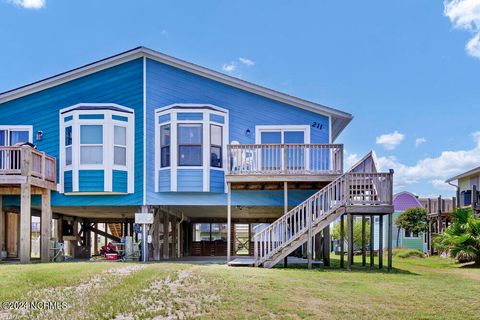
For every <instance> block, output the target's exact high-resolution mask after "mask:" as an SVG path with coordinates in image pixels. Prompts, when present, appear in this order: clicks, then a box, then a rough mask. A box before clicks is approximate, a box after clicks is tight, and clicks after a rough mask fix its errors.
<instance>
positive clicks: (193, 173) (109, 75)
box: [0, 47, 392, 265]
mask: <svg viewBox="0 0 480 320" xmlns="http://www.w3.org/2000/svg"><path fill="white" fill-rule="evenodd" d="M0 114H1V117H0V195H1V197H0V199H1V201H0V207H1V208H2V210H0V211H1V217H0V250H1V251H3V252H6V255H7V256H8V257H11V258H19V259H20V260H21V261H22V262H28V261H29V260H30V251H31V248H30V242H29V239H30V233H31V230H30V228H31V224H30V221H31V217H32V215H33V216H39V217H40V218H41V220H42V224H41V238H42V240H41V256H42V260H43V261H48V259H49V256H50V255H51V252H50V246H51V244H50V242H51V241H52V240H54V241H56V242H64V243H66V244H67V247H68V250H67V251H68V252H69V253H70V254H71V255H73V256H75V257H77V258H81V257H85V258H88V257H90V256H91V255H93V254H95V253H96V252H97V251H98V239H99V238H102V239H103V238H106V239H109V240H111V241H119V240H120V239H121V238H123V237H125V236H134V237H136V232H135V231H138V230H136V228H135V226H134V214H135V213H137V212H151V213H153V214H154V221H153V224H152V225H151V226H150V229H149V231H148V232H149V235H150V236H151V239H152V241H151V245H150V246H151V250H150V259H152V260H160V259H172V258H180V257H183V256H194V255H198V256H227V257H228V259H230V257H232V256H237V255H251V256H255V259H256V260H255V261H257V262H258V263H257V264H265V265H267V264H268V263H270V264H271V265H273V264H274V263H277V262H278V261H280V259H283V258H284V257H286V256H287V255H288V254H290V253H291V252H293V250H294V249H296V248H298V247H299V246H302V245H309V247H310V248H312V247H314V244H312V243H311V242H312V238H314V239H317V238H318V234H319V233H320V231H321V230H323V229H324V228H325V225H327V224H328V223H327V222H328V221H330V220H332V219H336V218H338V216H339V215H340V214H345V212H346V211H345V210H346V209H345V210H344V211H343V213H341V212H340V211H339V210H340V208H344V207H345V208H347V207H348V206H349V205H351V206H353V205H360V204H361V206H362V207H363V208H364V209H365V210H366V211H368V210H369V209H367V208H370V209H371V208H373V209H374V210H375V214H389V213H391V211H392V209H391V185H390V183H391V178H392V177H391V173H377V172H371V171H368V172H367V171H363V173H357V176H355V177H353V176H346V175H345V172H344V167H343V145H341V144H335V141H336V139H337V137H338V136H339V134H340V133H341V132H342V131H343V130H344V129H345V127H346V126H347V125H348V124H349V122H350V121H351V120H352V116H351V115H350V114H349V113H346V112H343V111H340V110H337V109H334V108H331V107H327V106H324V105H321V104H318V103H314V102H310V101H306V100H303V99H301V98H297V97H293V96H290V95H287V94H284V93H281V92H277V91H274V90H271V89H268V88H265V87H261V86H258V85H255V84H253V83H250V82H247V81H244V80H241V79H237V78H234V77H231V76H228V75H225V74H222V73H219V72H216V71H213V70H210V69H207V68H204V67H201V66H198V65H195V64H193V63H190V62H186V61H182V60H180V59H176V58H173V57H171V56H167V55H165V54H162V53H159V52H156V51H154V50H151V49H148V48H145V47H138V48H134V49H132V50H129V51H126V52H123V53H120V54H117V55H115V56H112V57H109V58H106V59H103V60H99V61H96V62H93V63H90V64H88V65H85V66H82V67H79V68H76V69H73V70H70V71H66V72H64V73H61V74H59V75H55V76H52V77H50V78H47V79H44V80H40V81H38V82H34V83H31V84H28V85H25V86H23V87H20V88H16V89H12V90H10V91H7V92H3V93H1V94H0ZM362 174H363V175H362ZM348 179H350V180H348ZM362 179H363V180H362ZM347 180H348V181H347ZM332 183H333V184H332ZM321 190H324V191H322V192H320V191H321ZM319 192H320V193H319ZM307 208H308V210H307ZM362 210H363V209H362ZM362 210H357V211H355V210H353V211H352V212H357V213H358V212H360V211H362ZM365 210H364V211H365ZM49 222H52V223H49ZM320 222H321V225H320V224H318V223H320ZM315 228H316V229H315ZM307 233H308V234H310V237H307V236H306V235H307ZM325 234H326V235H327V232H325ZM307 238H308V239H307ZM317 240H318V241H314V242H315V243H316V245H317V246H318V244H319V243H320V240H319V239H317ZM293 247H295V248H293ZM292 248H293V249H292ZM274 256H275V257H274ZM273 257H274V258H273Z"/></svg>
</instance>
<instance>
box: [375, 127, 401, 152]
mask: <svg viewBox="0 0 480 320" xmlns="http://www.w3.org/2000/svg"><path fill="white" fill-rule="evenodd" d="M403 139H405V135H404V134H403V133H400V132H398V131H396V130H395V131H394V132H393V133H388V134H382V135H381V136H378V137H377V140H376V142H377V144H380V145H382V146H383V147H384V148H385V149H387V150H393V149H395V148H396V147H397V146H398V145H399V144H400V143H401V142H402V141H403Z"/></svg>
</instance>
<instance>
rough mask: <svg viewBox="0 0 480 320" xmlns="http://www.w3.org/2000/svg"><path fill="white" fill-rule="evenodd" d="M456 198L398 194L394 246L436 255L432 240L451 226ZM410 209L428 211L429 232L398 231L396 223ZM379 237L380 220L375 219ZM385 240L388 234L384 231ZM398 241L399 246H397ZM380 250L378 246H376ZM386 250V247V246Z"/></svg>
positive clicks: (375, 235)
mask: <svg viewBox="0 0 480 320" xmlns="http://www.w3.org/2000/svg"><path fill="white" fill-rule="evenodd" d="M455 203H456V198H455V197H454V198H452V199H442V198H441V197H438V198H419V197H418V196H416V195H414V194H413V193H410V192H408V191H402V192H399V193H396V194H395V195H394V196H393V206H394V210H395V212H394V213H393V221H394V224H393V230H392V232H393V245H394V247H398V248H404V249H418V250H422V251H423V252H430V253H431V254H433V253H434V250H433V247H432V245H431V243H432V238H433V237H434V236H435V235H436V234H438V233H441V232H442V231H443V230H444V229H445V228H446V227H448V226H449V224H450V220H451V213H452V212H453V210H454V209H455ZM410 208H424V209H425V210H426V211H427V216H428V220H429V228H428V230H427V232H420V233H412V232H408V231H406V230H404V229H400V230H399V229H398V227H397V225H396V224H395V221H396V219H397V217H398V216H399V215H400V214H401V213H402V212H405V211H406V210H408V209H410ZM384 230H386V222H384ZM378 235H379V224H378V218H376V219H375V225H374V237H378ZM383 236H384V238H385V237H386V232H385V231H384V235H383ZM397 239H398V245H397ZM375 249H378V245H377V244H376V245H375ZM384 249H386V246H384Z"/></svg>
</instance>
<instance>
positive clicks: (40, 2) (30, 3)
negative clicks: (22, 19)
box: [7, 0, 45, 9]
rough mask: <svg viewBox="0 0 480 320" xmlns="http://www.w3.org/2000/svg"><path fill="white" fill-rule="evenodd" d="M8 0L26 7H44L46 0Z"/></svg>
mask: <svg viewBox="0 0 480 320" xmlns="http://www.w3.org/2000/svg"><path fill="white" fill-rule="evenodd" d="M7 1H8V2H10V3H12V4H14V5H16V6H19V7H22V8H25V9H42V8H43V7H45V0H7Z"/></svg>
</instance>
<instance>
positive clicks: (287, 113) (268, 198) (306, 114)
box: [146, 59, 329, 205]
mask: <svg viewBox="0 0 480 320" xmlns="http://www.w3.org/2000/svg"><path fill="white" fill-rule="evenodd" d="M146 78H147V101H146V102H147V120H146V123H147V128H146V134H147V136H146V140H147V141H146V143H147V150H153V149H154V148H155V125H156V124H155V118H154V110H155V109H157V108H160V107H164V106H168V105H171V104H175V103H192V104H213V105H217V106H219V107H222V108H225V109H228V110H229V117H230V118H229V138H228V141H227V142H228V143H230V142H231V141H234V140H236V141H239V142H240V143H241V144H253V143H255V125H308V126H309V127H310V137H311V139H310V141H311V143H328V142H329V133H328V128H329V125H328V117H326V116H322V115H319V114H316V113H314V112H310V111H307V110H303V109H301V108H297V107H294V106H291V105H288V104H285V103H281V102H279V101H276V100H272V99H269V98H266V97H262V96H259V95H256V94H253V93H250V92H248V91H245V90H241V89H238V88H235V87H232V86H229V85H226V84H223V83H220V82H217V81H214V80H211V79H208V78H205V77H202V76H199V75H196V74H193V73H189V72H187V71H183V70H180V69H177V68H175V67H172V66H168V65H165V64H162V63H160V62H157V61H153V60H150V59H147V74H146ZM314 122H316V123H318V124H320V125H322V129H318V128H317V127H313V126H312V125H313V124H314ZM247 129H250V132H251V133H252V134H251V135H250V136H248V137H247V136H246V135H245V131H246V130H247ZM146 166H147V168H146V170H147V172H154V171H155V159H154V153H153V152H152V153H147V163H146ZM146 184H147V204H168V203H170V204H204V205H226V203H227V201H226V195H225V194H221V193H191V194H186V193H179V194H177V195H175V193H156V192H155V179H154V175H153V174H149V175H147V177H146ZM178 190H179V191H180V187H179V188H178ZM312 192H313V191H312ZM247 194H248V196H246V195H247ZM301 194H302V195H303V196H304V197H300V198H302V200H304V199H305V197H306V196H307V195H308V194H311V192H310V191H308V190H307V191H302V193H301ZM240 195H241V196H240ZM273 195H275V196H277V195H279V196H280V198H278V199H277V198H273ZM234 199H235V200H234ZM282 199H283V193H282V192H279V193H278V194H277V193H276V192H271V191H266V190H265V191H255V192H252V193H238V192H236V191H235V192H233V193H232V201H235V204H237V205H282V203H283V202H282V201H283V200H282ZM172 201H173V202H172Z"/></svg>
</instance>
